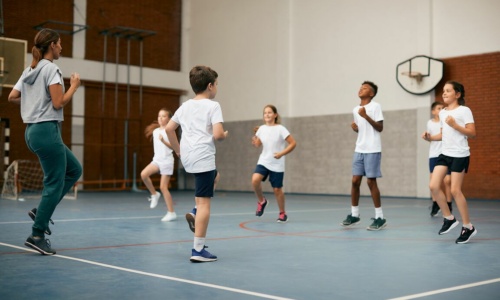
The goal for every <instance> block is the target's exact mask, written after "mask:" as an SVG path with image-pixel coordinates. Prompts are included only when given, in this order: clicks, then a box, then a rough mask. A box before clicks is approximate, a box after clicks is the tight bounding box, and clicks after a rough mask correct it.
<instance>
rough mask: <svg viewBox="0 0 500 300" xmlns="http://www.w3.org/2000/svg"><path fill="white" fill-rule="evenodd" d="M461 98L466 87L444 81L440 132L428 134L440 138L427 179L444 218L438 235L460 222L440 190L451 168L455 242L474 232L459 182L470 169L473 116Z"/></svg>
mask: <svg viewBox="0 0 500 300" xmlns="http://www.w3.org/2000/svg"><path fill="white" fill-rule="evenodd" d="M464 97H465V89H464V86H463V85H462V84H460V83H458V82H456V81H448V82H446V84H445V85H444V88H443V101H444V103H446V104H448V106H447V107H446V108H445V109H443V110H441V112H440V113H439V119H440V121H441V134H438V135H435V136H428V139H429V140H430V141H439V140H441V141H442V150H441V155H439V159H438V161H437V162H436V166H435V168H434V172H433V173H432V177H431V182H430V189H431V193H432V197H433V198H434V199H436V201H437V203H438V205H439V207H440V208H441V212H442V213H443V217H444V221H443V226H442V228H441V230H439V234H445V233H448V232H450V230H451V229H453V228H455V227H456V226H457V225H458V224H459V222H458V221H457V219H455V217H454V216H453V215H452V214H451V212H450V210H449V208H448V206H447V205H446V197H445V195H444V193H443V191H442V190H441V183H442V181H443V179H444V177H445V176H446V174H447V173H448V171H451V193H452V195H453V199H455V203H456V205H457V207H458V211H459V212H460V216H461V217H462V222H463V226H462V230H461V232H460V236H459V237H458V238H457V240H456V241H455V242H456V243H457V244H465V243H467V242H469V240H470V238H472V237H473V236H474V235H476V233H477V230H476V228H474V226H472V224H471V222H470V219H469V209H468V207H467V201H466V199H465V196H464V194H463V193H462V183H463V180H464V176H465V173H466V172H467V170H468V168H469V156H470V151H469V144H468V142H467V139H468V138H474V137H475V136H476V127H475V125H474V118H473V116H472V112H471V110H470V109H469V108H468V107H466V106H464V105H465V99H464Z"/></svg>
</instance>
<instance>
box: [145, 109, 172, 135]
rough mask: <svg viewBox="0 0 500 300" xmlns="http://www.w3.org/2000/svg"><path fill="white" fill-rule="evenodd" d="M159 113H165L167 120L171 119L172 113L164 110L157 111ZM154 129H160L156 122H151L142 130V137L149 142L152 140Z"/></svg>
mask: <svg viewBox="0 0 500 300" xmlns="http://www.w3.org/2000/svg"><path fill="white" fill-rule="evenodd" d="M160 111H164V112H166V113H167V116H168V118H169V119H170V118H172V112H171V111H170V110H168V109H166V108H162V109H160V110H159V112H160ZM156 128H160V124H159V123H158V121H153V122H152V123H151V124H149V125H148V126H146V129H144V135H145V136H146V138H148V139H149V140H150V141H152V140H153V131H155V129H156Z"/></svg>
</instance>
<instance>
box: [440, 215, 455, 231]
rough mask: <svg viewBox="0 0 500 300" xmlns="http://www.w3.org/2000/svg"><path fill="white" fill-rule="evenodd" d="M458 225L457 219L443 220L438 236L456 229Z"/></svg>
mask: <svg viewBox="0 0 500 300" xmlns="http://www.w3.org/2000/svg"><path fill="white" fill-rule="evenodd" d="M458 224H459V222H458V221H457V219H456V218H455V217H453V220H448V219H446V218H444V221H443V227H441V229H440V230H439V234H445V233H448V232H450V230H452V229H453V228H455V227H457V225H458Z"/></svg>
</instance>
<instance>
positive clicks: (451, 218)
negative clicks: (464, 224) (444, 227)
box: [445, 215, 455, 221]
mask: <svg viewBox="0 0 500 300" xmlns="http://www.w3.org/2000/svg"><path fill="white" fill-rule="evenodd" d="M445 219H446V220H450V221H451V220H453V219H455V217H454V216H453V215H449V216H448V217H445Z"/></svg>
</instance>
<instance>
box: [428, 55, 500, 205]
mask: <svg viewBox="0 0 500 300" xmlns="http://www.w3.org/2000/svg"><path fill="white" fill-rule="evenodd" d="M442 60H443V61H444V63H445V73H444V78H443V80H442V82H441V83H440V85H438V86H437V87H436V99H438V100H439V99H442V97H441V94H442V91H443V86H444V83H445V82H446V81H447V80H455V81H458V82H460V83H462V84H463V85H464V87H465V101H466V105H467V106H468V107H469V108H470V109H471V110H472V114H473V115H474V122H475V125H476V134H477V137H476V138H475V139H470V140H469V146H470V148H471V162H470V166H469V172H468V174H467V175H466V176H465V179H464V183H463V192H464V194H465V196H466V197H467V198H479V199H500V156H499V154H500V153H499V149H500V125H499V117H498V114H499V113H498V108H497V107H498V103H499V97H500V85H499V80H500V52H494V53H486V54H480V55H470V56H462V57H453V58H444V59H442Z"/></svg>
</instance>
